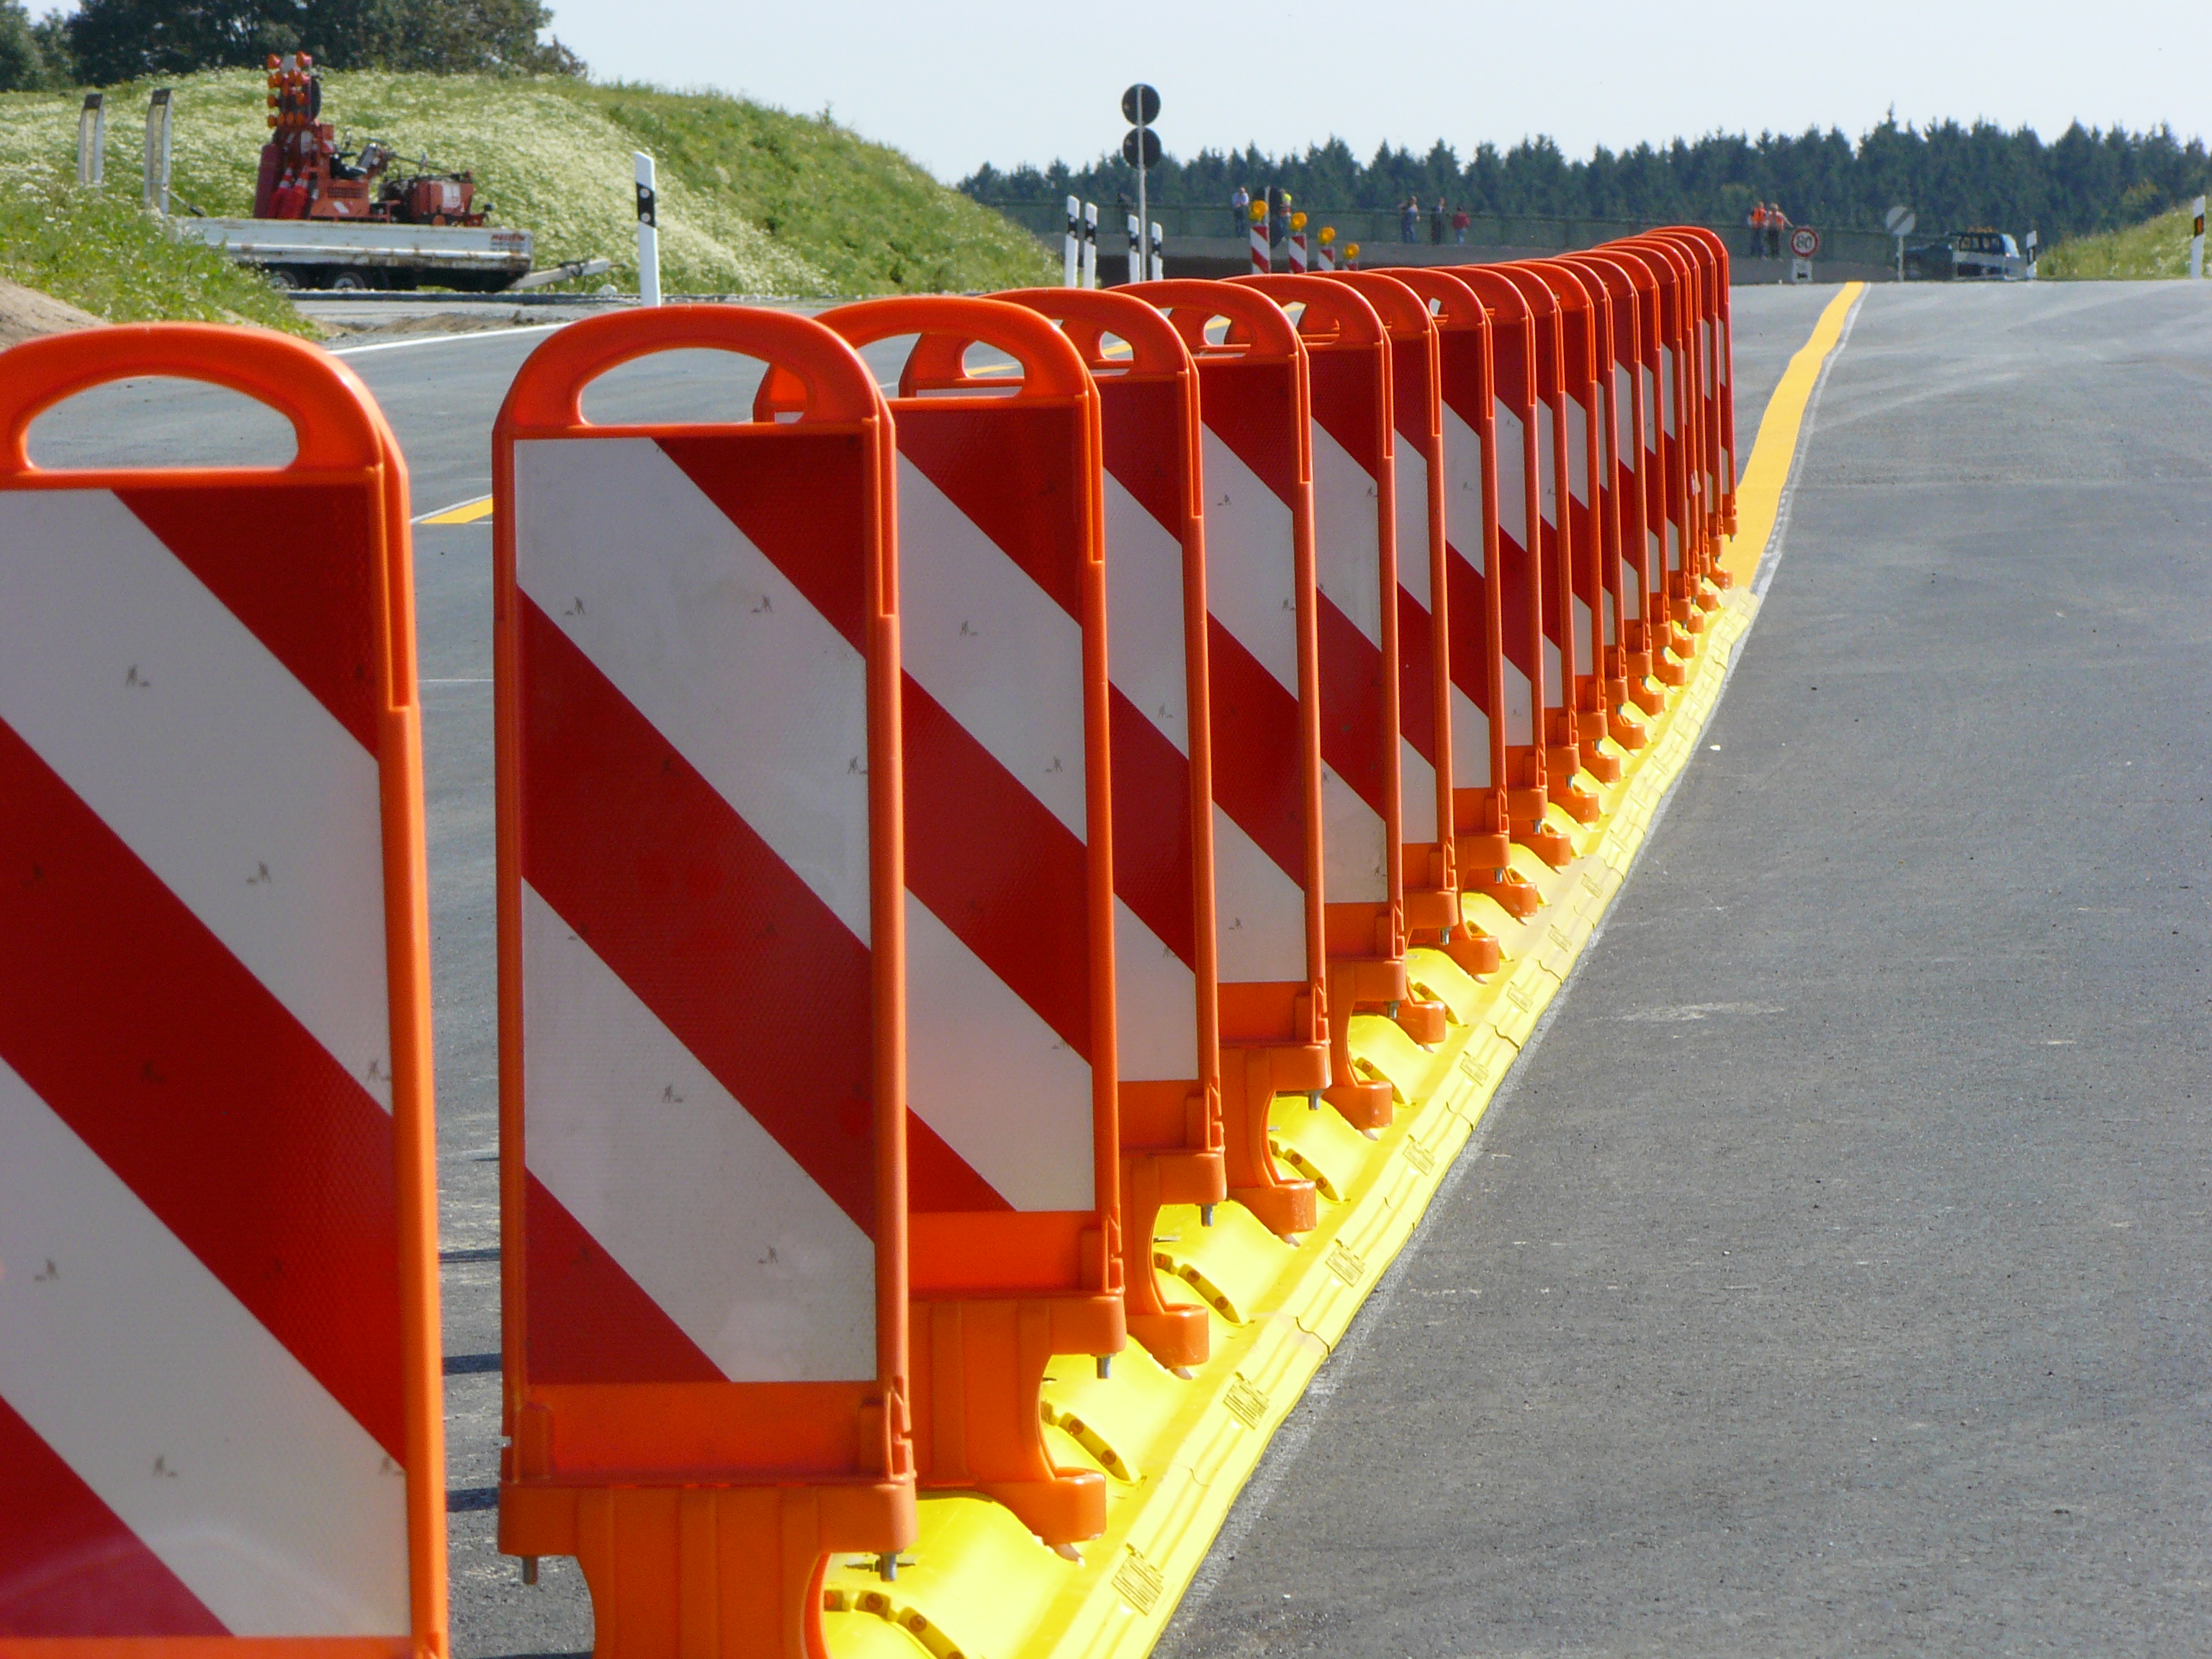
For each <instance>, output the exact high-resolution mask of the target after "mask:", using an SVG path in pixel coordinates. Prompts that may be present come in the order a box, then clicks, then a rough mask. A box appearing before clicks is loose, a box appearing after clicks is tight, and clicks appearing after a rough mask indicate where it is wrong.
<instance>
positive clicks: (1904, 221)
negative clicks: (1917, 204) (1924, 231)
mask: <svg viewBox="0 0 2212 1659" xmlns="http://www.w3.org/2000/svg"><path fill="white" fill-rule="evenodd" d="M1881 222H1882V225H1883V227H1884V228H1886V229H1887V231H1888V232H1889V234H1891V235H1893V236H1910V235H1911V234H1912V228H1913V226H1915V225H1917V224H1918V223H1919V222H1920V218H1919V216H1918V215H1917V214H1916V213H1914V212H1913V210H1911V208H1909V207H1893V208H1892V209H1890V210H1889V211H1888V212H1887V213H1885V214H1883V215H1882V216H1881Z"/></svg>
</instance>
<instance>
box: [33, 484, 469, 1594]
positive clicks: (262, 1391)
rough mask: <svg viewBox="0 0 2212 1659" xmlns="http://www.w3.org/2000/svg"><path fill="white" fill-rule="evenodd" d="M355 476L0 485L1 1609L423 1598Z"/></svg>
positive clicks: (371, 624)
mask: <svg viewBox="0 0 2212 1659" xmlns="http://www.w3.org/2000/svg"><path fill="white" fill-rule="evenodd" d="M370 510H371V509H370V497H369V495H368V491H367V489H365V488H364V487H362V486H358V485H356V486H353V487H350V488H345V487H338V486H325V485H313V484H283V483H255V484H252V485H250V486H244V487H225V486H219V485H204V486H199V487H190V486H183V485H170V486H164V487H159V488H149V489H129V490H122V491H116V490H108V489H55V490H23V491H10V492H6V493H0V801H5V802H6V804H7V805H6V810H5V811H0V1488H4V1490H5V1493H6V1499H5V1502H4V1503H0V1637H35V1636H93V1635H108V1636H222V1635H225V1634H230V1635H236V1636H299V1637H319V1636H402V1637H404V1635H406V1634H407V1632H408V1631H409V1629H410V1607H409V1583H408V1576H409V1575H408V1565H407V1536H408V1534H407V1520H406V1515H405V1510H404V1498H405V1492H406V1480H405V1478H404V1472H403V1465H404V1455H405V1446H404V1439H405V1431H404V1407H403V1403H402V1401H403V1390H402V1381H401V1375H400V1369H399V1360H398V1354H399V1352H400V1340H401V1313H400V1306H399V1285H398V1280H399V1275H398V1267H397V1250H398V1216H397V1201H398V1200H397V1184H396V1175H395V1169H396V1165H395V1156H396V1149H395V1146H394V1143H393V1136H392V1119H391V1088H392V1058H391V1046H390V1045H391V1037H390V1030H389V1023H388V1022H389V1012H388V1011H389V1006H390V1005H389V988H388V985H387V981H386V974H385V894H384V871H383V848H382V832H381V817H380V805H379V801H380V777H379V769H378V762H377V743H378V737H379V731H378V727H379V722H380V718H381V708H382V704H381V698H382V692H381V690H380V683H379V681H380V677H379V675H378V673H377V671H376V653H377V651H378V644H377V641H376V617H377V612H378V608H379V605H380V601H381V596H380V592H379V589H380V580H381V579H380V571H379V569H378V566H377V562H376V557H375V553H374V547H373V544H372V538H371V534H370V520H369V513H370ZM301 526H312V527H313V545H312V554H313V556H312V557H302V556H301V551H300V542H299V531H300V528H301ZM429 1478H432V1479H438V1478H440V1476H439V1474H437V1473H435V1472H434V1473H433V1474H431V1475H430V1476H429Z"/></svg>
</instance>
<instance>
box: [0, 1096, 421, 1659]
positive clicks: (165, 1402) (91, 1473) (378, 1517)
mask: <svg viewBox="0 0 2212 1659" xmlns="http://www.w3.org/2000/svg"><path fill="white" fill-rule="evenodd" d="M0 1261H4V1262H5V1264H6V1269H7V1271H6V1273H5V1276H4V1277H0V1398H4V1399H5V1400H6V1401H7V1402H8V1404H9V1406H11V1407H14V1409H15V1411H16V1413H18V1414H20V1415H21V1417H22V1419H23V1420H24V1421H25V1422H27V1423H28V1424H29V1425H31V1428H32V1430H33V1432H35V1433H36V1434H37V1435H38V1437H40V1439H41V1440H43V1441H45V1442H46V1444H47V1445H48V1446H49V1447H51V1448H52V1449H53V1451H54V1452H55V1454H56V1455H58V1456H59V1457H60V1458H61V1460H62V1461H63V1462H64V1463H66V1464H68V1465H69V1466H70V1468H71V1469H73V1470H75V1471H76V1474H77V1478H78V1479H80V1480H82V1481H83V1482H84V1483H85V1485H86V1486H89V1487H90V1488H91V1489H92V1490H93V1492H94V1493H95V1494H96V1495H97V1496H98V1497H99V1498H100V1501H101V1502H102V1503H104V1504H106V1505H107V1507H108V1508H109V1509H111V1510H113V1511H114V1512H115V1514H116V1516H117V1517H118V1519H120V1520H121V1521H122V1522H123V1524H124V1525H125V1526H126V1527H128V1528H130V1529H131V1532H132V1533H133V1534H136V1536H137V1538H138V1539H139V1540H140V1541H142V1542H143V1544H144V1545H145V1546H146V1547H147V1548H148V1549H149V1550H151V1551H152V1552H153V1553H154V1554H155V1556H156V1557H157V1558H158V1559H160V1560H161V1563H162V1565H165V1566H167V1568H168V1569H169V1571H172V1572H173V1573H174V1574H176V1576H177V1577H178V1578H179V1580H181V1581H182V1582H183V1583H184V1585H185V1588H186V1589H189V1590H191V1593H192V1594H193V1595H196V1596H197V1597H198V1598H199V1599H200V1601H202V1602H204V1604H205V1605H206V1607H207V1609H208V1611H209V1612H210V1613H213V1614H214V1615H215V1616H216V1618H217V1619H219V1620H222V1623H223V1624H224V1626H227V1627H228V1630H229V1632H230V1633H231V1634H232V1635H234V1636H295V1637H296V1636H404V1635H405V1634H406V1632H407V1628H408V1622H409V1611H408V1596H407V1514H406V1497H407V1482H406V1480H405V1479H404V1475H403V1474H402V1473H401V1471H400V1469H399V1468H398V1465H397V1464H395V1463H393V1462H392V1461H391V1460H390V1459H389V1458H388V1457H386V1455H385V1453H384V1451H383V1449H382V1448H380V1446H378V1445H377V1443H376V1442H375V1441H374V1439H373V1438H371V1437H370V1436H369V1434H368V1431H367V1430H365V1429H363V1428H362V1426H361V1425H360V1424H358V1423H356V1421H355V1420H354V1419H353V1418H352V1417H351V1416H350V1415H349V1413H347V1411H346V1410H345V1408H344V1407H342V1406H341V1405H339V1404H338V1402H337V1401H336V1400H334V1399H332V1398H331V1395H330V1394H329V1392H328V1391H327V1390H326V1389H325V1388H324V1387H323V1385H322V1384H321V1383H319V1382H318V1381H317V1380H316V1379H315V1377H314V1376H313V1375H312V1374H311V1373H310V1372H309V1371H308V1370H307V1368H306V1367H305V1366H303V1365H302V1364H300V1362H299V1361H298V1360H297V1359H295V1358H293V1357H292V1354H291V1352H290V1351H289V1350H288V1349H287V1348H285V1346H283V1344H282V1343H280V1342H279V1341H277V1340H276V1338H275V1337H273V1336H271V1335H270V1334H269V1332H268V1330H267V1329H266V1328H264V1327H263V1326H262V1324H261V1323H260V1322H259V1321H258V1320H256V1319H255V1318H254V1317H253V1316H252V1314H251V1313H249V1312H247V1311H246V1309H245V1307H244V1306H242V1305H241V1304H240V1303H239V1302H238V1301H237V1299H236V1298H235V1297H233V1296H232V1295H231V1293H230V1291H228V1289H226V1288H225V1287H224V1286H223V1285H222V1282H221V1281H220V1280H218V1279H216V1277H215V1275H214V1274H213V1273H210V1272H209V1271H208V1270H207V1268H206V1267H204V1266H202V1265H201V1263H200V1261H199V1259H198V1258H197V1257H196V1256H195V1255H192V1253H191V1251H190V1250H188V1249H185V1246H184V1244H183V1243H181V1242H179V1239H178V1238H177V1237H176V1236H175V1235H174V1234H173V1233H172V1232H170V1231H169V1230H168V1229H167V1227H165V1226H163V1225H161V1221H160V1219H159V1218H157V1217H155V1214H154V1213H153V1212H151V1211H150V1210H149V1209H148V1208H147V1207H146V1206H145V1205H144V1204H143V1203H142V1202H140V1200H139V1199H138V1197H137V1194H134V1193H132V1192H131V1189H130V1188H128V1187H126V1186H125V1184H124V1183H123V1182H122V1181H121V1180H120V1179H119V1178H118V1176H116V1174H115V1172H114V1171H113V1170H110V1169H109V1168H108V1167H107V1165H106V1164H103V1163H102V1162H100V1158H98V1156H97V1155H96V1154H94V1152H93V1151H92V1149H91V1148H90V1147H89V1146H86V1145H85V1144H84V1142H83V1141H82V1140H81V1139H78V1138H77V1136H76V1133H74V1132H73V1131H72V1130H71V1129H70V1127H69V1126H68V1125H67V1124H66V1123H64V1121H62V1120H61V1119H60V1117H58V1115H56V1114H55V1113H54V1111H53V1109H52V1108H51V1107H49V1106H48V1105H47V1104H46V1102H45V1101H43V1100H41V1099H40V1097H38V1096H37V1095H36V1094H35V1093H33V1091H32V1089H31V1087H30V1085H28V1084H27V1083H26V1082H24V1080H23V1079H22V1078H21V1077H20V1076H19V1075H18V1074H17V1073H15V1071H14V1070H13V1069H12V1068H11V1067H10V1066H8V1065H7V1064H6V1063H5V1062H4V1061H0ZM392 1363H393V1364H397V1363H398V1361H397V1358H396V1357H395V1358H393V1360H392ZM424 1478H425V1479H427V1480H435V1481H438V1482H440V1483H441V1485H442V1483H443V1481H444V1479H445V1476H444V1472H443V1471H442V1470H429V1471H427V1472H425V1474H424Z"/></svg>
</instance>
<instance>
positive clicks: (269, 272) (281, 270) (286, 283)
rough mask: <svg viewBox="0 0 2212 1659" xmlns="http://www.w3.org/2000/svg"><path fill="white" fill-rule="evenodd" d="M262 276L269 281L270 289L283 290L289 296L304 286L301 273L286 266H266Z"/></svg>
mask: <svg viewBox="0 0 2212 1659" xmlns="http://www.w3.org/2000/svg"><path fill="white" fill-rule="evenodd" d="M261 274H262V276H264V277H265V278H266V279H267V280H268V283H269V286H270V287H271V288H276V289H283V290H284V291H285V292H286V293H288V294H289V293H291V292H293V291H294V290H295V289H299V288H301V287H303V286H304V284H303V283H301V281H300V273H299V272H298V271H296V270H291V269H290V268H289V267H288V266H285V265H265V266H264V267H263V268H262V271H261Z"/></svg>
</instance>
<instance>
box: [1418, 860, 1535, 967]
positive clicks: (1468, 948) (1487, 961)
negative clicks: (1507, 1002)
mask: <svg viewBox="0 0 2212 1659" xmlns="http://www.w3.org/2000/svg"><path fill="white" fill-rule="evenodd" d="M1504 874H1505V875H1507V876H1510V877H1511V878H1512V879H1514V880H1515V881H1517V882H1519V883H1520V884H1521V885H1522V887H1525V888H1527V889H1528V905H1529V910H1528V914H1529V915H1535V913H1536V911H1535V907H1536V906H1538V905H1541V903H1542V902H1543V898H1542V896H1541V895H1540V894H1539V893H1538V892H1537V891H1536V889H1535V887H1534V884H1531V883H1529V882H1528V881H1527V880H1526V879H1524V878H1522V877H1519V876H1515V875H1513V872H1511V871H1510V870H1509V871H1506V872H1504ZM1470 890H1474V891H1480V888H1471V889H1470ZM1492 896H1493V897H1495V896H1496V895H1495V894H1493V895H1492ZM1499 902H1501V903H1503V902H1504V901H1502V900H1501V901H1499ZM1506 908H1507V909H1509V910H1510V909H1511V908H1512V907H1511V906H1510V905H1508V906H1506ZM1515 914H1516V915H1518V914H1519V913H1518V912H1515ZM1437 949H1438V950H1439V951H1443V953H1444V954H1445V955H1446V956H1448V957H1450V958H1451V959H1452V961H1453V963H1455V964H1456V965H1457V967H1458V969H1459V970H1460V972H1462V973H1463V974H1470V975H1474V977H1476V978H1477V979H1480V978H1482V977H1484V976H1486V975H1490V974H1494V973H1496V972H1497V971H1498V968H1499V966H1500V964H1501V963H1502V961H1503V957H1502V954H1501V952H1500V951H1499V949H1498V941H1497V940H1496V939H1492V937H1491V936H1490V935H1489V934H1487V933H1484V932H1483V931H1482V930H1481V929H1480V927H1476V926H1475V925H1474V923H1473V922H1468V921H1463V922H1462V923H1461V924H1460V925H1459V926H1458V927H1455V928H1454V929H1453V930H1452V936H1451V937H1450V938H1449V939H1446V940H1445V941H1444V942H1443V944H1441V945H1438V946H1437Z"/></svg>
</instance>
